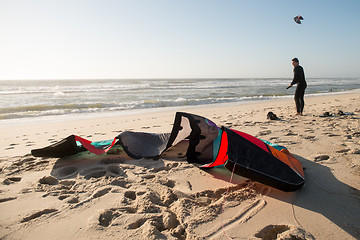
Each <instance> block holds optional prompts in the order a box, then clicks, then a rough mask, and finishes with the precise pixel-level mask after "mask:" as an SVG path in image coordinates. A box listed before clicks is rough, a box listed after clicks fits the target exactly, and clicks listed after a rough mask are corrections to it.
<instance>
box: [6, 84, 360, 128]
mask: <svg viewBox="0 0 360 240" xmlns="http://www.w3.org/2000/svg"><path fill="white" fill-rule="evenodd" d="M353 93H354V94H356V93H360V89H353V90H348V91H343V92H326V93H315V94H305V99H307V98H316V97H326V96H334V95H342V94H353ZM292 98H293V95H286V96H281V97H278V98H272V99H256V100H244V101H238V102H225V103H209V104H201V105H184V106H169V107H157V108H141V109H130V110H122V111H106V112H94V113H75V114H66V115H51V116H41V117H27V118H14V119H3V120H0V123H1V125H3V126H5V125H6V126H12V125H22V124H30V125H33V124H43V123H45V124H46V123H51V122H66V121H72V120H80V119H83V120H86V119H95V118H103V117H105V118H107V117H121V116H127V115H139V114H148V113H157V112H171V111H186V110H188V109H197V108H221V107H229V106H233V107H236V106H241V105H248V104H253V103H259V102H260V103H261V102H264V103H265V102H273V101H287V100H289V99H292Z"/></svg>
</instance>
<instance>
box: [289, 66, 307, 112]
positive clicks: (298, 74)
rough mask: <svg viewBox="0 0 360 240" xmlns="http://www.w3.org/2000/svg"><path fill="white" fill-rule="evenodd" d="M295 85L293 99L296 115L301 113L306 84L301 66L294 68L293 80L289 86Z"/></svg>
mask: <svg viewBox="0 0 360 240" xmlns="http://www.w3.org/2000/svg"><path fill="white" fill-rule="evenodd" d="M295 84H297V87H296V90H295V97H294V99H295V104H296V110H297V112H298V113H302V112H303V110H304V105H305V102H304V95H305V89H306V87H307V84H306V81H305V74H304V69H303V68H302V67H301V66H296V67H294V79H293V81H292V82H291V85H295Z"/></svg>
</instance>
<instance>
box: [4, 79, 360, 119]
mask: <svg viewBox="0 0 360 240" xmlns="http://www.w3.org/2000/svg"><path fill="white" fill-rule="evenodd" d="M290 82H291V79H289V78H287V79H284V78H263V79H261V78H257V79H245V78H241V79H220V78H219V79H119V80H117V79H114V80H101V79H98V80H23V81H15V80H12V81H10V80H9V81H0V123H1V122H5V121H8V120H16V119H32V120H36V119H39V118H43V117H47V118H57V117H59V116H79V115H91V114H95V113H96V114H104V113H107V114H112V113H113V114H118V113H121V112H124V111H129V110H142V109H156V108H166V107H177V106H195V105H206V104H214V103H237V102H245V101H254V100H269V99H280V98H287V97H292V96H293V94H294V90H295V87H296V86H294V87H293V88H291V89H288V90H286V87H287V86H288V84H289V83H290ZM307 83H308V88H307V89H306V95H318V94H331V93H336V92H344V91H350V90H353V89H360V78H313V79H311V78H310V79H307ZM306 95H305V96H306Z"/></svg>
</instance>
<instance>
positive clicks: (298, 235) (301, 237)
mask: <svg viewBox="0 0 360 240" xmlns="http://www.w3.org/2000/svg"><path fill="white" fill-rule="evenodd" d="M255 237H257V238H261V239H264V240H268V239H269V240H270V239H296V240H310V239H315V238H314V237H313V236H312V235H311V234H310V233H307V232H306V231H305V230H303V229H301V228H298V227H296V226H291V225H268V226H266V227H264V228H263V229H261V230H260V231H259V232H257V233H256V234H255Z"/></svg>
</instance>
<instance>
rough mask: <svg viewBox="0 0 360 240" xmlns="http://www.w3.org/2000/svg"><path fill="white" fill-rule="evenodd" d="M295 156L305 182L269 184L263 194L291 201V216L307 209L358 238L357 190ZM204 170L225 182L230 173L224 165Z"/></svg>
mask: <svg viewBox="0 0 360 240" xmlns="http://www.w3.org/2000/svg"><path fill="white" fill-rule="evenodd" d="M295 157H296V158H297V159H298V160H299V161H300V162H301V163H302V165H303V167H304V169H305V170H304V172H305V185H304V186H303V187H302V188H301V189H300V190H298V191H296V192H283V191H280V190H277V189H274V188H271V191H269V192H268V193H266V195H267V196H269V197H271V198H275V199H278V200H280V201H283V202H287V203H289V204H293V205H294V211H295V216H296V208H303V209H307V210H309V211H312V212H315V213H318V214H321V215H323V216H324V217H326V218H327V219H328V220H330V221H331V222H333V223H334V224H336V225H337V226H338V227H340V228H341V229H343V230H344V231H346V232H347V233H349V234H350V235H352V236H353V237H354V238H355V239H360V217H359V216H360V191H359V190H357V189H355V188H353V187H351V186H349V185H347V184H345V183H343V182H341V181H339V180H338V179H337V178H336V177H335V176H334V174H333V173H332V172H331V169H330V168H329V167H327V166H324V165H321V164H319V163H316V162H313V161H310V160H307V159H305V158H302V157H300V156H297V155H295ZM206 172H208V173H209V174H212V175H213V176H214V177H215V178H219V179H222V180H224V181H227V182H229V179H230V176H231V172H230V171H228V170H227V169H225V168H219V169H216V168H214V169H210V170H206ZM244 181H246V179H244V178H242V177H240V176H237V175H234V176H233V179H232V183H235V184H241V183H244ZM297 221H298V220H297ZM302 221H304V219H301V220H299V224H301V222H302ZM305 221H306V220H305Z"/></svg>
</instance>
